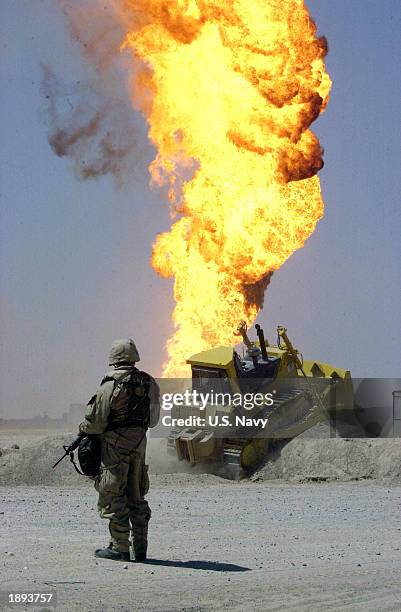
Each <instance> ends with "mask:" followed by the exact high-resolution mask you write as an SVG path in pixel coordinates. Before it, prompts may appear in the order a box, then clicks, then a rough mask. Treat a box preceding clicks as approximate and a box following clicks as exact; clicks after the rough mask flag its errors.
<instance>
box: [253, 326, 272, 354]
mask: <svg viewBox="0 0 401 612" xmlns="http://www.w3.org/2000/svg"><path fill="white" fill-rule="evenodd" d="M255 329H256V333H257V334H258V338H259V344H260V350H261V351H262V357H263V359H264V361H269V356H268V354H267V351H266V342H265V334H264V332H263V329H262V328H261V327H260V325H259V324H258V323H257V324H256V325H255Z"/></svg>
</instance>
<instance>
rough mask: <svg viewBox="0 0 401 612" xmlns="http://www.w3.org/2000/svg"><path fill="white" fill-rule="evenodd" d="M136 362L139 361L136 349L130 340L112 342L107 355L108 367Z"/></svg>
mask: <svg viewBox="0 0 401 612" xmlns="http://www.w3.org/2000/svg"><path fill="white" fill-rule="evenodd" d="M137 361H140V357H139V353H138V349H137V348H136V346H135V342H134V341H133V340H131V338H128V340H115V341H114V342H113V344H112V345H111V349H110V354H109V365H118V364H120V363H136V362H137Z"/></svg>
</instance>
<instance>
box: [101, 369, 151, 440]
mask: <svg viewBox="0 0 401 612" xmlns="http://www.w3.org/2000/svg"><path fill="white" fill-rule="evenodd" d="M110 380H112V381H113V382H114V391H113V395H112V398H111V407H110V414H109V418H108V424H107V431H111V430H114V429H117V428H118V427H143V428H145V429H147V427H148V423H149V414H150V398H149V387H150V376H149V375H148V374H146V373H145V372H141V371H139V370H137V369H136V368H134V369H133V371H132V372H130V373H129V374H127V376H125V377H124V378H120V377H119V376H118V373H117V372H116V376H115V377H114V376H106V377H105V378H103V380H102V384H103V383H104V382H107V381H110Z"/></svg>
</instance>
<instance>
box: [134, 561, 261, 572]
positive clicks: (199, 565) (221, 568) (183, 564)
mask: <svg viewBox="0 0 401 612" xmlns="http://www.w3.org/2000/svg"><path fill="white" fill-rule="evenodd" d="M145 564H146V565H163V566H165V567H180V568H187V569H195V570H207V571H212V572H249V571H251V568H250V567H244V566H242V565H235V564H234V563H218V562H217V561H171V560H169V559H147V560H146V561H145Z"/></svg>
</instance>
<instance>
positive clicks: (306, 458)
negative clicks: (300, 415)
mask: <svg viewBox="0 0 401 612" xmlns="http://www.w3.org/2000/svg"><path fill="white" fill-rule="evenodd" d="M366 478H371V479H377V480H389V481H401V439H399V438H395V439H391V438H383V439H378V438H375V439H370V438H364V439H362V438H360V439H355V438H344V439H342V438H321V437H309V438H308V437H301V436H300V437H298V438H296V439H294V440H292V441H291V442H289V443H288V444H286V445H285V446H283V447H282V448H281V449H278V450H277V451H276V453H275V454H273V456H272V458H271V459H270V460H269V461H268V462H267V464H266V465H265V466H264V467H263V468H262V469H261V470H260V471H259V472H257V473H256V474H255V475H254V476H253V477H252V479H253V480H276V479H280V480H287V481H296V482H307V481H324V480H341V481H348V480H360V479H366Z"/></svg>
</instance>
